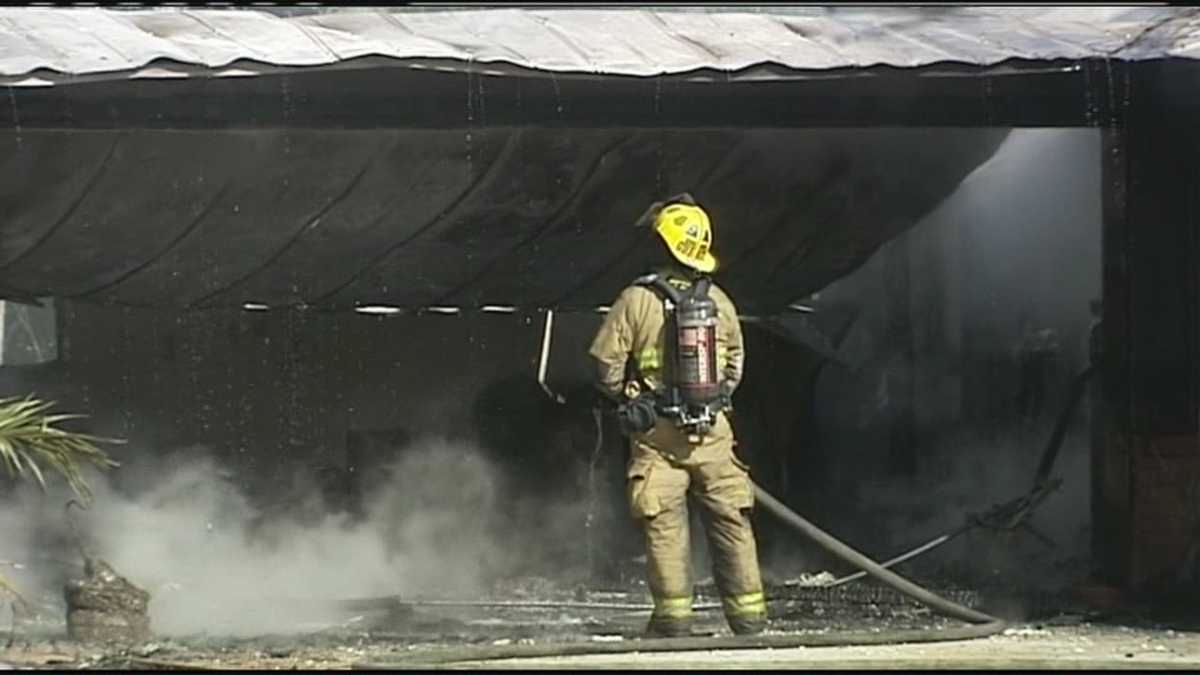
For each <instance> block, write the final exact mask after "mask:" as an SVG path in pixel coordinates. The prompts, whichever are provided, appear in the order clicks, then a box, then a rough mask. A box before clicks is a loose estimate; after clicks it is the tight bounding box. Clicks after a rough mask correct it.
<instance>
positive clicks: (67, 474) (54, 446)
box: [0, 397, 122, 502]
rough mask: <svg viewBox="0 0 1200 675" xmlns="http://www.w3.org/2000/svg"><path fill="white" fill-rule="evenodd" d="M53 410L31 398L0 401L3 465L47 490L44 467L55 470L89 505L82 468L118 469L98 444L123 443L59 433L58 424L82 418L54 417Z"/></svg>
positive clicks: (62, 431) (71, 432)
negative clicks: (90, 466)
mask: <svg viewBox="0 0 1200 675" xmlns="http://www.w3.org/2000/svg"><path fill="white" fill-rule="evenodd" d="M52 407H54V403H53V402H52V401H42V400H39V399H35V398H32V397H25V398H4V399H0V461H2V462H3V463H4V465H5V467H6V468H7V469H8V473H9V475H10V476H18V477H21V478H29V477H32V478H33V479H34V480H35V481H37V483H38V485H39V486H41V487H42V489H45V487H46V476H45V469H44V467H49V468H51V469H54V470H55V471H57V472H58V473H59V474H61V475H62V477H63V478H64V479H66V481H67V483H68V484H69V485H70V486H71V489H72V490H74V491H75V494H77V495H78V496H79V497H80V499H82V500H84V501H85V502H90V501H91V498H92V491H91V489H90V488H89V487H88V484H87V481H86V480H84V478H83V474H82V467H83V466H84V465H85V464H92V465H94V466H96V467H98V468H100V469H109V468H112V467H116V466H118V464H117V463H116V462H115V461H113V460H112V459H111V458H110V457H109V456H108V454H107V453H105V452H104V451H103V450H101V449H100V448H99V447H97V445H96V444H97V443H120V442H122V441H119V440H116V439H108V438H98V437H95V436H89V435H88V434H83V433H79V432H75V431H68V430H65V429H59V428H57V427H55V426H54V425H55V424H57V423H58V422H62V421H65V420H69V419H77V418H79V417H82V415H52V414H50V409H51V408H52Z"/></svg>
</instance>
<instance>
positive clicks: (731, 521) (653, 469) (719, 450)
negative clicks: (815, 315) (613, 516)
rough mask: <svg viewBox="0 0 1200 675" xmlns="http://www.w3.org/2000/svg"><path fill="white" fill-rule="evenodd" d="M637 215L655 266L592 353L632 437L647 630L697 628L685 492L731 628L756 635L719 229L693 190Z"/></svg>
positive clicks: (758, 601)
mask: <svg viewBox="0 0 1200 675" xmlns="http://www.w3.org/2000/svg"><path fill="white" fill-rule="evenodd" d="M641 222H642V223H643V224H652V227H653V230H654V231H655V232H656V233H657V235H658V237H659V238H661V240H662V243H664V244H665V245H666V246H665V247H663V246H659V245H658V244H657V243H656V244H655V249H656V254H657V255H658V257H659V261H658V262H657V263H656V265H655V267H656V269H654V271H653V272H652V273H651V274H648V275H646V276H644V277H641V278H639V279H637V280H636V281H635V282H634V283H633V284H631V285H630V286H629V287H627V288H626V289H625V290H624V291H623V292H622V293H621V294H620V296H619V297H618V298H617V300H616V302H614V303H613V305H612V307H611V308H610V309H609V312H608V315H607V316H606V317H605V320H604V322H603V325H602V326H601V327H600V330H599V332H598V333H597V335H596V337H595V339H594V341H593V342H592V345H591V348H590V350H589V353H590V354H591V355H592V357H594V358H595V360H596V362H597V365H598V385H599V387H600V389H601V391H602V392H603V393H604V394H606V395H607V396H608V397H610V399H611V400H614V401H617V402H618V403H619V405H618V408H617V410H618V418H619V419H620V420H621V426H622V429H623V431H624V432H625V433H626V434H627V435H628V436H629V441H630V458H629V464H628V466H627V469H626V492H627V497H628V500H629V507H630V510H631V511H632V513H633V515H634V517H635V518H637V519H638V520H639V521H640V523H641V525H642V527H643V529H644V532H645V542H646V549H647V552H646V553H647V555H646V559H647V563H646V564H647V576H648V583H649V587H650V591H651V593H652V595H653V597H654V610H653V612H652V614H651V618H650V621H649V624H648V625H647V629H646V632H647V635H649V636H654V637H677V636H683V635H689V634H690V633H691V614H692V581H691V571H690V562H691V554H690V551H689V535H688V498H687V497H688V494H689V493H690V494H691V496H692V498H693V500H694V501H695V502H696V503H698V504H699V505H700V507H701V509H702V515H703V522H704V525H705V530H706V531H707V535H708V541H709V547H710V551H711V558H712V565H713V579H714V581H715V583H716V585H717V589H718V591H719V592H720V594H721V602H722V606H723V609H724V613H725V618H726V620H727V622H728V623H729V627H730V628H731V629H732V630H733V632H734V633H736V634H739V635H744V634H754V633H758V632H761V631H762V630H763V628H764V627H765V625H766V619H767V609H766V601H765V599H764V596H763V588H762V580H761V577H760V574H759V567H758V552H757V550H756V547H755V538H754V531H753V529H752V527H751V523H750V512H751V509H752V507H753V505H754V490H753V486H752V484H751V482H750V475H749V467H748V466H747V465H746V464H745V463H744V462H742V461H741V460H740V459H739V458H738V457H737V455H736V454H735V453H734V445H735V441H734V435H733V429H732V427H731V425H730V420H729V415H728V413H729V411H730V408H731V403H730V401H731V399H730V397H731V395H732V394H733V392H734V390H735V389H736V388H737V386H738V383H739V382H740V381H741V379H742V363H743V358H744V357H743V354H744V352H743V344H742V332H741V326H740V324H739V323H738V316H737V310H736V308H735V307H734V305H733V302H732V301H731V300H730V299H729V296H728V295H726V294H725V292H724V291H723V290H721V288H719V287H718V286H716V285H715V284H713V283H712V279H711V277H710V276H709V275H710V274H711V273H712V272H713V271H714V270H715V269H716V267H717V260H716V258H715V257H714V256H713V253H712V248H711V246H712V229H711V226H710V224H709V218H708V215H707V214H706V213H705V212H704V210H703V209H701V208H700V207H699V206H698V205H696V203H695V200H693V199H692V198H691V197H690V195H687V194H684V195H680V196H679V197H677V198H672V199H671V200H668V201H667V202H666V203H662V204H655V205H653V206H652V207H651V209H650V211H648V212H647V215H646V216H644V217H643V219H642V221H641ZM650 236H653V235H650Z"/></svg>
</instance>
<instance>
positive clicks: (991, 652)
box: [0, 624, 1200, 670]
mask: <svg viewBox="0 0 1200 675" xmlns="http://www.w3.org/2000/svg"><path fill="white" fill-rule="evenodd" d="M273 645H274V646H273ZM413 646H414V645H412V644H411V643H410V644H405V641H403V640H386V639H385V640H380V639H362V638H352V637H350V636H345V637H335V638H325V639H313V638H311V637H309V638H306V637H304V636H293V637H292V638H290V639H288V640H287V641H286V643H279V644H274V643H269V642H263V641H262V640H248V641H245V642H240V643H229V644H224V645H218V644H202V643H197V642H175V641H171V640H164V641H162V642H160V643H157V644H152V645H140V646H136V647H127V648H121V647H115V646H87V645H75V644H71V643H66V642H60V641H47V642H41V641H39V642H36V643H30V642H22V641H19V640H18V643H17V645H16V646H14V647H10V648H7V649H3V650H0V664H2V665H0V668H4V669H8V668H31V669H55V670H59V669H72V670H76V669H135V670H195V669H207V670H224V669H254V670H297V669H299V670H310V669H329V670H347V669H355V668H356V667H363V666H367V665H370V666H375V667H378V666H384V667H387V666H388V665H389V664H394V665H395V666H396V667H403V666H404V665H405V664H404V663H403V661H404V660H405V659H406V658H410V657H411V656H412V655H413V654H414V651H413ZM451 646H452V645H451V644H449V643H447V644H445V645H440V644H430V643H428V642H426V643H424V644H423V645H421V647H422V648H429V647H432V648H438V649H441V648H443V647H451ZM410 663H411V662H410ZM438 668H439V669H441V668H445V669H467V670H474V669H488V670H501V669H503V670H509V669H518V670H543V669H597V670H616V669H622V670H624V669H630V670H653V669H695V670H736V669H760V670H761V669H831V670H895V669H904V670H933V669H937V670H942V669H985V670H991V669H1008V670H1022V669H1062V670H1110V669H1120V670H1128V669H1138V670H1145V669H1164V670H1165V669H1171V670H1174V669H1181V670H1197V669H1200V631H1177V630H1172V629H1163V628H1153V629H1151V628H1129V627H1122V626H1108V625H1095V624H1081V625H1075V626H1053V627H1044V628H1040V629H1039V628H1037V627H1035V625H1034V624H1029V625H1017V626H1014V627H1012V628H1009V629H1008V630H1006V631H1005V632H1004V633H1003V634H1001V635H996V636H993V637H990V638H984V639H980V640H970V641H962V642H948V643H937V644H921V645H916V644H909V645H891V646H872V647H817V648H798V649H764V650H720V651H707V652H671V653H630V654H610V655H595V656H576V657H558V658H530V659H508V660H493V661H477V662H457V663H453V664H446V665H443V666H438ZM423 669H426V668H423Z"/></svg>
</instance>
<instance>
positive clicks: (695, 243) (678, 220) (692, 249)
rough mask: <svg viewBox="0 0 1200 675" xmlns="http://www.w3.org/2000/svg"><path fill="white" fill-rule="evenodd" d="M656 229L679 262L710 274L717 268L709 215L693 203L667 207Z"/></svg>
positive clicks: (662, 211) (661, 213)
mask: <svg viewBox="0 0 1200 675" xmlns="http://www.w3.org/2000/svg"><path fill="white" fill-rule="evenodd" d="M654 230H655V231H656V232H658V236H660V237H662V240H663V241H664V242H666V244H667V248H668V249H670V250H671V255H673V256H675V259H676V260H678V261H679V262H681V263H683V264H684V265H687V266H688V267H691V268H692V269H695V270H699V271H701V272H704V273H705V274H708V273H710V272H712V271H713V270H715V269H716V268H717V259H716V257H714V256H713V254H712V226H711V225H710V224H709V221H708V214H707V213H705V212H704V209H702V208H700V207H699V206H693V205H691V204H679V203H675V204H667V205H666V206H665V207H664V208H663V209H662V210H661V211H659V212H658V216H656V217H655V219H654Z"/></svg>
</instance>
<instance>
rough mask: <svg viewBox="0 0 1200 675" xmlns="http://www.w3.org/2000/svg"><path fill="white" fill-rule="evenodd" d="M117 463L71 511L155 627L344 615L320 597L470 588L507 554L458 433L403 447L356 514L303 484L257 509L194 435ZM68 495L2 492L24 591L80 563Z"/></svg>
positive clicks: (0, 530) (177, 631) (490, 485)
mask: <svg viewBox="0 0 1200 675" xmlns="http://www.w3.org/2000/svg"><path fill="white" fill-rule="evenodd" d="M122 454H126V453H122ZM116 471H117V473H119V474H120V476H119V482H120V483H121V484H132V485H136V486H138V487H137V488H135V489H132V490H121V491H118V490H116V489H115V488H114V487H113V486H112V484H111V483H110V481H109V479H108V478H107V477H93V479H92V483H93V487H94V491H95V493H96V494H95V496H96V498H95V503H94V505H93V506H92V508H91V509H90V510H89V511H88V512H86V513H80V512H78V511H73V512H72V514H73V517H74V518H75V519H76V521H77V522H78V523H79V525H80V529H81V530H82V531H83V533H84V535H85V537H86V538H87V539H88V547H89V548H90V549H91V550H92V552H93V553H94V554H96V555H98V556H99V557H101V558H103V559H105V560H107V561H108V562H110V563H111V564H112V565H113V566H114V567H115V568H116V570H117V571H118V572H120V573H121V574H123V575H125V576H126V577H128V578H129V579H130V580H131V581H133V582H134V583H136V584H138V585H140V586H141V587H143V588H145V589H146V590H148V591H150V592H151V594H152V599H151V603H150V613H151V621H152V626H153V629H154V630H155V632H156V633H159V634H165V635H186V634H195V633H208V634H213V635H229V636H237V635H252V634H264V633H272V632H290V631H295V630H305V629H309V628H312V627H315V626H319V625H322V624H327V623H328V622H330V621H336V620H338V619H339V618H340V619H344V618H348V617H349V616H350V615H349V614H346V613H345V612H344V611H341V610H338V609H337V607H336V603H332V602H328V601H332V600H337V599H345V598H360V597H371V596H385V595H397V594H399V595H420V596H429V595H431V594H442V595H457V594H463V593H471V592H478V591H479V590H480V589H481V588H482V586H483V584H484V583H485V581H486V579H487V574H488V572H489V569H490V567H489V566H492V565H494V564H495V563H496V561H500V560H509V559H512V558H513V556H514V555H516V552H513V551H512V550H511V546H508V545H507V543H506V541H505V540H504V538H502V533H498V532H496V531H494V530H493V529H491V528H490V524H491V519H490V518H489V514H492V513H493V512H494V511H495V508H496V506H497V500H498V497H499V495H500V494H501V489H502V486H501V484H500V483H501V480H500V478H499V475H500V474H499V472H498V471H496V470H495V467H493V466H492V465H491V464H490V463H489V462H488V461H487V460H486V459H485V458H484V456H483V455H482V454H481V453H480V452H479V451H478V450H477V449H476V448H475V447H473V446H472V445H470V444H466V443H460V442H448V441H439V440H430V441H425V442H421V443H417V444H416V445H415V447H413V448H412V449H411V450H409V451H406V452H405V453H404V454H403V456H402V458H401V459H400V460H398V461H397V462H396V463H395V464H394V465H392V466H391V467H390V468H389V469H388V470H387V475H386V476H381V477H380V480H378V481H376V485H375V486H374V487H373V488H372V489H371V491H370V493H369V494H368V495H367V498H366V502H365V505H364V506H365V509H364V510H365V512H366V517H365V518H363V519H362V520H361V521H360V522H357V523H354V522H351V521H350V520H349V517H348V516H346V515H344V514H338V515H331V514H330V513H329V512H328V511H327V510H326V509H325V507H324V505H323V504H321V502H320V498H319V496H318V495H319V491H318V490H316V489H303V488H304V487H305V486H304V485H303V484H298V486H297V487H299V488H302V489H301V490H300V493H302V494H305V495H308V496H306V497H304V498H303V499H302V500H301V501H299V502H297V503H290V504H289V505H288V506H287V507H283V508H270V509H266V510H260V509H256V508H255V507H254V506H253V505H252V504H251V502H250V500H248V499H247V498H246V497H245V495H243V494H242V493H241V492H240V491H239V490H238V489H237V488H236V487H235V485H234V483H233V482H232V481H231V480H230V476H229V475H228V474H226V473H225V472H223V471H222V470H221V468H220V467H219V466H218V464H217V463H216V462H214V461H213V459H212V458H211V457H210V456H209V455H207V454H205V453H203V452H201V451H199V450H195V449H192V450H188V451H184V452H177V453H174V454H172V455H171V456H169V457H166V458H163V459H159V460H157V461H138V462H134V463H130V464H129V466H126V467H122V468H120V469H117V470H116ZM68 499H70V495H69V494H68V493H66V491H65V489H62V488H61V486H57V485H55V486H52V488H51V490H50V491H49V492H48V493H46V494H43V493H41V492H39V491H38V490H37V489H36V488H30V487H28V486H23V487H22V488H20V489H18V490H17V491H16V492H15V493H13V494H12V495H10V497H9V498H8V499H7V500H6V502H7V503H5V504H4V505H3V511H2V512H0V536H3V541H4V542H5V547H4V549H5V550H4V554H5V555H4V556H3V557H5V558H8V559H10V560H15V561H25V564H26V568H25V570H23V573H22V574H20V575H19V576H17V577H15V580H16V581H17V582H18V583H19V584H21V585H23V586H24V588H23V590H24V591H26V592H27V593H29V592H35V593H41V595H42V597H47V596H49V595H52V594H54V593H59V592H60V589H61V583H62V581H63V580H64V579H65V575H66V574H68V573H70V574H78V573H79V572H78V569H77V568H75V569H72V568H71V567H70V566H68V565H64V564H63V561H75V560H78V557H79V556H78V554H77V553H75V552H74V551H73V550H72V549H71V547H70V545H69V544H68V542H69V536H68V532H69V530H68V529H67V525H66V519H65V516H64V512H63V505H64V504H65V502H66V501H67V500H68ZM51 559H53V560H51ZM36 561H40V562H36Z"/></svg>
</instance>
